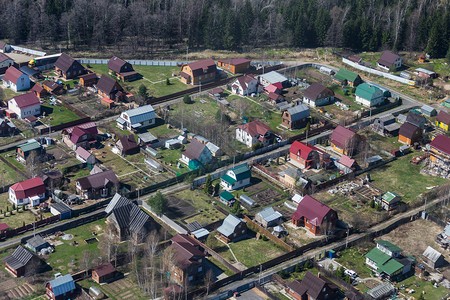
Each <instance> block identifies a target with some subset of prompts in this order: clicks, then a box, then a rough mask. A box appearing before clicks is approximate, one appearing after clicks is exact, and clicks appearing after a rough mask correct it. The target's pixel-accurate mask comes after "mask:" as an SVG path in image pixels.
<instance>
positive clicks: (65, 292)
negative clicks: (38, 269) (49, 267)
mask: <svg viewBox="0 0 450 300" xmlns="http://www.w3.org/2000/svg"><path fill="white" fill-rule="evenodd" d="M45 291H46V292H45V294H46V296H47V297H48V298H50V299H52V300H67V299H72V296H73V295H74V294H75V291H76V287H75V281H74V280H73V278H72V275H70V274H67V275H64V276H61V275H59V276H57V277H56V278H55V279H53V280H51V281H48V282H47V283H46V284H45Z"/></svg>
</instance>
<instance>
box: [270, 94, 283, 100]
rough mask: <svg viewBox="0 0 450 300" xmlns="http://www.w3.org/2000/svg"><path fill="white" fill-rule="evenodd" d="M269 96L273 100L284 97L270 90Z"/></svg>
mask: <svg viewBox="0 0 450 300" xmlns="http://www.w3.org/2000/svg"><path fill="white" fill-rule="evenodd" d="M267 96H268V97H269V98H270V99H272V100H278V99H279V98H281V97H282V96H281V95H278V94H277V93H273V92H270V93H269V94H268V95H267Z"/></svg>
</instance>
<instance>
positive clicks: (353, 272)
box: [344, 269, 358, 278]
mask: <svg viewBox="0 0 450 300" xmlns="http://www.w3.org/2000/svg"><path fill="white" fill-rule="evenodd" d="M344 274H345V275H348V276H350V277H352V278H356V277H358V274H356V272H355V271H353V270H349V269H347V270H345V271H344Z"/></svg>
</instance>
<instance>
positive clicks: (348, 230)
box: [345, 228, 350, 249]
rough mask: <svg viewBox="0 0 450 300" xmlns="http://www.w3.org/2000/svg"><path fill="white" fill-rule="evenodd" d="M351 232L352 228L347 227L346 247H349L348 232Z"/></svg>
mask: <svg viewBox="0 0 450 300" xmlns="http://www.w3.org/2000/svg"><path fill="white" fill-rule="evenodd" d="M349 232H350V229H348V228H347V238H346V239H345V249H347V247H348V234H349Z"/></svg>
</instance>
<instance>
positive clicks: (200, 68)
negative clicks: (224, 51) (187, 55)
mask: <svg viewBox="0 0 450 300" xmlns="http://www.w3.org/2000/svg"><path fill="white" fill-rule="evenodd" d="M188 66H189V67H190V68H191V70H192V75H193V76H200V75H202V74H209V73H214V72H216V71H217V68H216V63H215V62H214V60H212V58H207V59H202V60H199V61H195V62H191V63H190V64H188Z"/></svg>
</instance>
